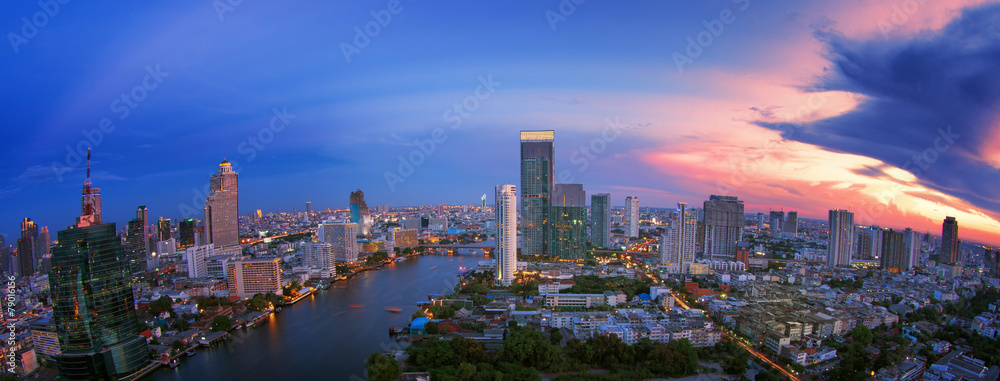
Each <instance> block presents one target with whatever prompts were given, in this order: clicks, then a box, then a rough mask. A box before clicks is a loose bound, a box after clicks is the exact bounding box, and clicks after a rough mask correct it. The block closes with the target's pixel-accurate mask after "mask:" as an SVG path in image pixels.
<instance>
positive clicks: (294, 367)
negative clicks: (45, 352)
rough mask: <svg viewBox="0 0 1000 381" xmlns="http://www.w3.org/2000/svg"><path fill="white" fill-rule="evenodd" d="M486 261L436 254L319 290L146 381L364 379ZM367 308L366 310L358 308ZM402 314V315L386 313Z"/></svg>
mask: <svg viewBox="0 0 1000 381" xmlns="http://www.w3.org/2000/svg"><path fill="white" fill-rule="evenodd" d="M481 259H483V257H482V256H479V257H475V256H470V255H455V256H445V255H428V256H422V257H417V258H410V259H408V260H406V261H405V262H394V263H392V264H389V265H386V266H385V267H383V268H382V269H381V270H377V271H369V272H366V273H363V274H360V275H358V276H356V277H354V278H353V279H350V280H348V281H341V282H337V283H335V284H334V285H333V286H334V287H342V286H345V288H344V289H334V288H331V289H329V290H325V291H319V292H318V293H317V294H315V295H313V296H310V297H308V298H306V299H303V300H302V301H300V302H298V303H297V304H295V305H293V306H287V307H284V309H283V310H282V312H279V313H277V314H273V315H271V317H270V318H269V320H268V321H266V322H264V323H263V324H261V325H260V326H258V327H257V328H252V329H248V330H238V331H235V332H233V335H232V339H231V340H229V341H228V342H226V343H225V344H222V345H219V346H216V347H214V348H209V349H206V348H200V349H198V351H197V354H196V355H195V356H194V357H190V358H186V359H183V360H181V362H180V366H178V367H177V368H174V369H169V368H166V367H163V368H161V369H159V370H157V371H156V372H154V373H153V374H151V375H149V376H148V377H145V378H143V380H154V381H167V380H315V379H324V380H348V379H355V378H352V377H351V376H352V375H356V376H358V378H356V379H364V361H365V359H366V358H367V357H368V355H369V354H371V353H372V352H376V351H379V352H381V351H384V349H383V347H386V348H391V347H390V346H392V345H396V344H395V343H396V342H395V340H393V339H392V338H390V337H389V335H388V331H389V326H391V325H395V326H397V327H398V326H402V325H406V324H408V323H409V321H410V314H411V313H413V311H415V310H416V303H418V302H421V301H426V300H427V294H445V293H450V292H451V291H452V289H453V287H454V285H455V282H456V281H457V279H458V278H457V277H456V275H455V274H456V272H457V271H458V267H459V266H465V267H470V266H471V267H474V266H476V263H477V261H478V260H481ZM352 305H360V307H351V306H352ZM387 306H392V307H399V308H401V309H402V311H401V312H398V313H394V312H389V311H386V309H385V307H387Z"/></svg>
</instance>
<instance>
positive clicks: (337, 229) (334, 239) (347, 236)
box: [317, 222, 361, 262]
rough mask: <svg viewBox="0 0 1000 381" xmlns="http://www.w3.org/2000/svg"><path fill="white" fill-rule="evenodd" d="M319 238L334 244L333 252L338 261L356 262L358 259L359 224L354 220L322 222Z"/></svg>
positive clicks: (321, 240)
mask: <svg viewBox="0 0 1000 381" xmlns="http://www.w3.org/2000/svg"><path fill="white" fill-rule="evenodd" d="M317 236H318V240H319V241H320V242H327V243H330V245H332V246H333V254H334V256H336V257H337V260H338V261H342V262H356V261H357V260H358V252H359V251H360V249H361V248H360V247H358V224H356V223H353V222H334V223H325V224H320V225H319V229H318V233H317Z"/></svg>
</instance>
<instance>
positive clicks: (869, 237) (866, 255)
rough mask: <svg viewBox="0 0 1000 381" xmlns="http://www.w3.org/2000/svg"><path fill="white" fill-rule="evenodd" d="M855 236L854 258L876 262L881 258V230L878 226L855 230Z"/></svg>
mask: <svg viewBox="0 0 1000 381" xmlns="http://www.w3.org/2000/svg"><path fill="white" fill-rule="evenodd" d="M855 234H857V236H856V237H855V239H854V248H855V250H856V252H855V255H854V258H856V259H860V260H863V261H878V260H880V259H881V257H882V238H883V230H882V228H880V227H878V226H866V227H860V228H855Z"/></svg>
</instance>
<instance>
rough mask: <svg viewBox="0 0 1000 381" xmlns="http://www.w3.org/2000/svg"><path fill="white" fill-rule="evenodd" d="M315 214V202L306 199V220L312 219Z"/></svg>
mask: <svg viewBox="0 0 1000 381" xmlns="http://www.w3.org/2000/svg"><path fill="white" fill-rule="evenodd" d="M312 214H313V203H312V201H306V220H310V219H312Z"/></svg>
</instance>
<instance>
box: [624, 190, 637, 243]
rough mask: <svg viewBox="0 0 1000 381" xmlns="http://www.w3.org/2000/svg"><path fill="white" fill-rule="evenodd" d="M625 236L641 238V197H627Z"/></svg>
mask: <svg viewBox="0 0 1000 381" xmlns="http://www.w3.org/2000/svg"><path fill="white" fill-rule="evenodd" d="M625 236H626V237H638V236H639V197H637V196H628V197H625Z"/></svg>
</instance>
